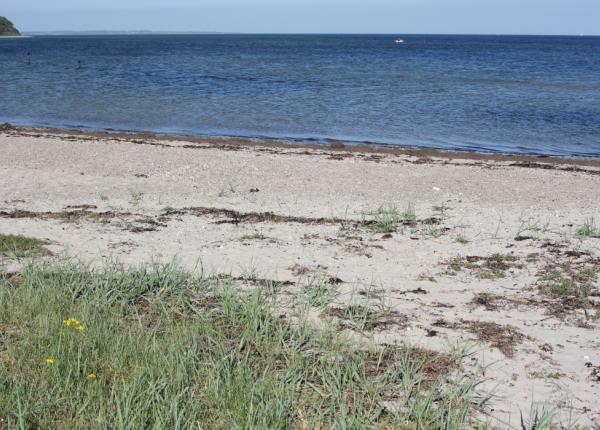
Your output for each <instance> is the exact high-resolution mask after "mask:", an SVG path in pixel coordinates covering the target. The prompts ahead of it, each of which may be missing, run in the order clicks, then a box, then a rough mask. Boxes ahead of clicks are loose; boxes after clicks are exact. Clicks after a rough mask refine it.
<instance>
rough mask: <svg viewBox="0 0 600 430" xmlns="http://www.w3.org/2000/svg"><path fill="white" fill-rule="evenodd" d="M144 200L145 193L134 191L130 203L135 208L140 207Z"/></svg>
mask: <svg viewBox="0 0 600 430" xmlns="http://www.w3.org/2000/svg"><path fill="white" fill-rule="evenodd" d="M143 199H144V193H142V192H140V191H132V192H131V196H130V199H129V202H130V203H131V204H132V205H133V206H139V205H140V203H141V202H142V200H143Z"/></svg>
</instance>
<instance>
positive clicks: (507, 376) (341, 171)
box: [0, 129, 600, 426]
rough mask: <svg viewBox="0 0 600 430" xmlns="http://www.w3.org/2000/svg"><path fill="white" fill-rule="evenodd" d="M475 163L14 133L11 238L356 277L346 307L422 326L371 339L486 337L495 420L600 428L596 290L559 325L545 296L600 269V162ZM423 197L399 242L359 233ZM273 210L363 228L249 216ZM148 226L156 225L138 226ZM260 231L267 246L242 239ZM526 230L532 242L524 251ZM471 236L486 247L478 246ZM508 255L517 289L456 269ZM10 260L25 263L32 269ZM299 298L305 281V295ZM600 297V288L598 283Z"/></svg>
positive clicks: (509, 277)
mask: <svg viewBox="0 0 600 430" xmlns="http://www.w3.org/2000/svg"><path fill="white" fill-rule="evenodd" d="M466 158H467V157H465V159H459V158H454V159H449V158H447V157H433V158H431V159H423V158H421V159H419V158H418V157H414V156H410V155H407V154H379V155H378V154H372V153H351V152H345V151H334V150H331V149H328V148H323V149H314V148H313V149H306V148H293V147H276V146H267V145H265V146H261V145H259V144H254V145H246V146H244V145H239V144H236V145H233V144H232V145H228V144H227V142H226V141H224V142H222V143H221V144H219V145H218V147H217V146H215V143H214V142H210V143H209V142H208V141H207V143H205V144H203V143H201V142H199V141H195V142H188V141H175V140H172V141H169V140H166V139H161V140H155V139H153V138H152V137H144V136H141V137H140V136H137V137H133V136H132V137H131V138H127V137H123V136H115V137H112V138H111V137H100V136H98V135H96V136H93V135H90V136H87V137H86V136H85V135H76V136H69V135H68V134H65V133H58V132H55V131H33V130H21V131H17V130H13V129H9V130H5V131H2V132H0V212H1V216H0V233H5V234H6V233H14V234H23V235H27V236H32V237H37V238H42V239H48V240H50V241H51V242H52V244H51V245H50V246H49V248H50V249H51V250H52V251H53V252H54V253H55V254H57V255H69V256H75V257H78V258H81V259H83V260H85V261H93V262H96V263H98V262H100V261H102V260H103V259H106V258H114V259H118V260H120V261H123V262H126V263H138V262H147V261H150V260H159V261H171V260H172V259H173V258H177V259H178V261H179V262H180V263H182V264H184V265H186V266H189V267H197V264H198V263H201V264H202V267H203V268H204V270H205V271H208V272H211V273H213V272H214V273H228V274H229V273H231V274H233V275H236V276H248V274H249V273H250V272H252V273H254V274H258V275H259V276H260V277H262V278H269V279H278V280H291V281H293V282H297V283H298V284H301V283H302V282H303V279H306V277H307V276H308V275H306V274H304V275H298V274H297V271H295V272H294V271H293V270H292V269H291V268H292V267H294V266H295V265H297V266H296V268H297V269H298V268H299V267H300V266H301V267H304V268H307V269H309V270H311V271H313V273H315V272H321V273H323V274H326V275H327V276H333V277H338V278H340V279H341V280H342V281H343V284H341V285H340V286H339V288H340V291H341V292H342V294H341V295H340V297H338V298H337V299H336V302H338V303H343V302H348V301H351V300H353V299H352V291H354V292H357V291H361V290H365V289H366V288H368V287H369V286H374V287H373V288H375V289H381V290H382V297H383V299H382V300H383V301H385V302H386V303H387V304H388V305H390V306H391V307H392V309H393V310H395V311H397V312H399V313H400V314H403V315H406V317H407V318H408V320H407V321H408V322H407V324H406V325H403V324H398V325H395V326H394V325H393V326H390V327H386V328H384V329H380V330H375V331H374V332H372V333H367V334H366V336H373V339H374V340H375V342H379V343H383V342H387V343H394V342H409V343H412V344H416V345H421V346H424V347H426V348H430V349H435V350H440V351H443V350H448V349H449V348H453V347H456V346H457V345H465V344H471V345H472V346H473V352H474V353H473V356H472V357H471V358H469V359H468V360H467V367H466V369H467V371H469V372H473V371H475V370H476V368H477V365H485V366H489V367H487V368H486V370H485V379H486V383H485V384H484V385H483V387H484V388H486V389H489V390H491V389H493V388H495V391H494V393H495V395H496V397H495V398H494V399H493V400H492V402H491V407H489V408H488V409H487V411H486V412H487V413H489V414H490V415H491V416H492V417H494V419H498V420H500V422H506V423H508V422H510V423H512V424H513V425H515V426H517V425H518V420H519V414H520V411H522V412H523V413H524V414H525V415H527V414H529V411H530V409H531V405H532V403H545V404H548V405H551V406H552V407H554V408H556V409H557V410H559V411H560V413H561V415H562V417H563V422H565V423H566V421H567V420H568V419H569V417H571V418H572V419H574V420H579V422H580V423H582V424H590V423H592V422H594V421H596V422H598V421H600V400H599V399H600V382H598V381H597V380H596V381H594V380H593V378H592V377H591V374H592V372H593V370H594V369H593V367H588V366H590V364H589V363H591V365H592V366H600V330H599V327H600V324H599V322H598V321H597V320H595V319H594V315H595V314H594V313H595V312H597V309H598V306H599V302H600V300H599V298H598V296H597V295H596V296H593V297H591V298H590V300H591V304H590V305H589V306H588V307H587V309H586V311H585V312H584V310H581V309H579V310H577V309H575V310H569V311H566V312H564V313H563V314H560V313H559V315H555V314H552V313H548V310H547V307H548V306H550V305H551V304H552V303H554V302H553V301H552V300H551V299H549V298H548V297H547V296H545V295H543V294H541V293H540V292H539V289H538V286H539V285H540V283H541V282H542V281H541V279H542V277H543V274H542V273H541V272H542V271H543V270H544V269H548V268H553V267H558V265H560V264H563V265H564V264H570V267H572V268H575V269H577V268H581V267H584V266H593V267H595V268H596V269H598V268H600V239H594V238H588V239H580V238H579V237H578V235H577V229H578V227H580V226H581V225H582V224H583V223H584V222H585V220H586V219H588V218H592V217H595V218H596V220H597V223H598V225H599V226H600V168H598V167H595V166H594V163H591V164H589V165H587V166H586V165H584V166H581V165H579V166H578V167H576V168H575V169H571V170H570V167H569V165H568V164H565V162H562V163H559V164H556V165H554V167H555V168H554V169H543V168H531V167H527V168H524V167H511V166H509V164H511V161H510V159H508V160H503V161H495V160H485V159H484V160H473V159H471V160H469V159H466ZM520 161H523V160H520ZM533 161H534V162H535V163H543V162H544V160H543V159H537V160H533ZM580 164H581V163H580ZM583 164H586V163H583ZM538 167H540V166H538ZM542 167H543V166H542ZM251 189H253V190H252V191H251ZM256 189H258V191H256ZM138 193H141V197H139V196H138ZM409 204H410V205H413V207H414V209H415V212H416V214H417V217H418V218H419V220H421V222H420V223H419V224H418V225H417V226H416V227H409V226H407V227H404V228H403V229H402V231H399V232H397V233H394V234H393V235H392V237H391V238H387V239H385V238H383V235H382V234H375V233H372V232H370V231H369V229H368V228H365V227H363V226H360V225H357V224H356V223H352V222H351V221H352V220H358V221H360V220H361V219H362V217H363V215H362V213H363V212H364V211H368V210H373V209H376V208H377V207H378V206H380V205H396V206H398V207H399V208H400V209H404V208H405V207H407V206H408V205H409ZM78 205H91V206H92V207H89V208H87V209H85V210H84V211H83V212H77V209H69V211H76V215H73V216H74V217H75V218H76V219H72V220H70V221H69V220H65V219H62V218H64V215H65V214H64V213H63V212H64V211H65V208H66V207H67V206H78ZM442 205H443V206H445V207H447V208H448V209H447V211H446V213H445V216H444V217H443V220H442V224H441V225H432V226H430V225H427V224H426V223H424V222H422V221H423V220H424V219H426V218H429V217H432V216H435V217H440V213H439V212H436V211H435V210H434V209H433V207H434V206H442ZM93 206H95V207H93ZM166 207H170V208H173V209H176V210H179V209H182V208H199V207H201V208H225V209H232V210H235V211H237V212H239V213H241V214H237V216H238V218H239V217H241V218H240V219H238V221H240V222H238V223H231V222H225V223H223V222H219V221H231V220H232V218H231V217H232V216H233V215H232V214H227V213H221V212H218V213H210V211H209V210H207V209H203V210H199V209H187V210H184V211H175V212H174V213H171V214H170V215H168V216H162V217H160V215H161V213H162V211H163V210H164V209H165V208H166ZM17 209H19V210H26V211H31V212H30V213H25V212H15V211H16V210H17ZM105 211H110V212H111V213H114V214H107V215H105V216H104V217H101V219H97V218H94V217H93V214H91V213H89V212H93V213H95V212H105ZM266 211H272V212H274V213H275V214H278V215H286V216H294V217H308V218H318V217H325V218H341V219H344V220H347V221H344V222H342V221H340V222H337V223H335V222H334V223H329V222H327V221H321V222H314V223H308V222H292V221H293V220H287V221H286V220H285V219H283V220H275V221H281V222H272V221H268V222H262V220H261V219H260V216H254V217H250V218H244V216H243V214H246V213H250V212H260V213H262V212H266ZM143 221H146V222H143ZM148 221H150V222H158V223H159V224H158V225H153V224H149V223H148ZM300 221H302V220H300ZM144 228H145V229H150V230H153V231H145V232H135V230H136V229H137V230H140V229H142V230H143V229H144ZM444 228H448V229H449V230H446V231H445V230H443V229H444ZM253 232H260V233H262V234H263V235H264V236H266V237H267V238H266V239H263V240H241V237H242V236H244V235H246V234H251V233H253ZM439 233H443V234H442V235H441V236H439V237H438V234H439ZM519 233H520V235H521V236H529V237H531V238H529V239H526V240H520V241H517V240H515V237H516V236H517V235H518V234H519ZM459 237H464V238H466V239H467V240H468V241H469V242H468V243H467V244H461V243H459V242H457V240H456V239H457V238H459ZM549 243H550V244H551V245H548V244H549ZM574 251H575V252H574ZM582 252H583V253H584V254H581V253H582ZM493 253H503V254H510V255H513V256H514V257H516V258H517V261H515V262H512V263H510V264H509V265H510V266H511V267H508V268H506V270H504V272H505V275H506V276H505V277H504V278H500V279H491V280H490V279H481V276H478V274H479V275H481V274H482V273H484V272H485V271H486V270H485V269H481V270H479V269H476V268H475V269H473V268H463V269H462V270H460V271H458V272H456V274H451V273H448V272H451V269H449V268H448V264H447V262H448V261H449V260H451V259H452V258H455V257H457V256H481V257H489V256H490V255H492V254H493ZM585 253H588V254H585ZM472 260H476V259H472ZM4 264H5V265H7V267H8V268H9V269H11V270H14V269H18V267H19V265H20V264H22V262H19V261H14V260H10V261H5V262H4ZM476 264H482V262H481V261H479V262H476ZM578 264H579V265H578ZM294 273H296V274H294ZM483 276H484V277H485V276H486V275H485V274H484V275H483ZM299 288H300V287H299V286H297V285H292V286H290V287H289V289H290V292H292V293H293V292H294V289H299ZM595 288H596V290H595V291H596V294H598V289H599V284H598V281H596V282H595ZM484 292H485V293H491V294H495V295H500V296H503V297H505V298H508V299H510V302H508V303H499V304H496V306H497V307H496V309H494V304H493V303H492V304H488V307H487V308H486V307H485V306H483V305H472V304H470V302H471V301H472V299H473V298H474V296H475V295H476V294H478V293H484ZM356 297H359V298H361V296H356ZM594 306H596V309H594ZM560 308H561V305H560V303H559V304H558V309H560ZM586 313H587V315H586ZM317 315H318V312H317ZM598 315H600V313H599V314H598ZM441 320H444V322H442V321H441ZM462 320H465V321H467V322H465V321H462ZM478 320H480V321H486V322H496V323H500V324H507V325H510V326H513V327H515V328H517V329H518V330H520V331H521V332H522V333H523V334H524V335H525V336H526V337H525V339H523V340H522V341H521V342H517V343H516V346H515V348H516V352H515V354H514V357H512V358H509V357H506V356H505V354H503V353H502V352H500V351H499V350H498V349H497V348H494V347H492V346H491V344H492V343H493V342H494V339H495V338H494V336H496V335H495V334H494V333H492V332H489V331H488V333H490V336H491V337H492V339H491V340H490V341H489V342H479V341H477V339H476V336H475V335H474V334H473V333H472V331H469V330H468V329H467V327H466V326H467V325H468V324H469V322H468V321H478ZM436 321H437V323H436ZM444 325H445V326H444ZM432 330H433V331H432ZM428 334H429V335H428ZM509 355H510V354H509ZM476 363H477V364H476ZM586 363H588V365H587V366H586Z"/></svg>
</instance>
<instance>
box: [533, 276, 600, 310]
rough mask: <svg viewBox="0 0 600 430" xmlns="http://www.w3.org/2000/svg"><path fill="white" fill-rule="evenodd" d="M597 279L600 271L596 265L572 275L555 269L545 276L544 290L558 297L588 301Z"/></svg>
mask: <svg viewBox="0 0 600 430" xmlns="http://www.w3.org/2000/svg"><path fill="white" fill-rule="evenodd" d="M597 279H598V271H597V269H596V268H594V267H586V268H584V269H582V270H581V271H579V272H576V273H573V274H571V275H566V274H564V273H563V272H562V271H561V270H559V269H555V270H553V271H551V272H549V273H548V274H547V275H546V276H545V277H544V279H543V281H544V284H543V286H542V292H544V293H546V294H548V295H551V296H556V297H574V298H576V299H578V300H579V301H581V302H583V303H587V301H588V297H589V295H590V294H591V293H592V291H593V289H594V283H595V282H596V281H597Z"/></svg>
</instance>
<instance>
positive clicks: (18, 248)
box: [0, 234, 51, 258]
mask: <svg viewBox="0 0 600 430" xmlns="http://www.w3.org/2000/svg"><path fill="white" fill-rule="evenodd" d="M44 245H47V242H46V241H43V240H39V239H35V238H32V237H26V236H21V235H17V234H0V256H2V255H4V256H7V257H17V258H21V257H34V256H37V257H39V256H44V255H50V254H51V253H50V251H49V250H48V249H46V248H45V247H44Z"/></svg>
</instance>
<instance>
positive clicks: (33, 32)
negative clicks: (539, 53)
mask: <svg viewBox="0 0 600 430" xmlns="http://www.w3.org/2000/svg"><path fill="white" fill-rule="evenodd" d="M21 34H22V35H69V34H73V35H76V34H80V35H85V34H89V35H92V34H98V35H101V34H107V35H109V34H115V35H151V34H157V35H249V36H252V35H274V36H277V35H287V36H310V35H314V36H319V35H328V36H335V35H338V36H390V35H403V36H541V37H545V36H547V37H553V36H554V37H600V33H599V34H583V33H579V34H577V33H459V32H455V33H437V32H433V33H402V32H395V33H390V32H356V33H354V32H243V31H199V30H181V31H175V30H165V31H162V30H46V31H39V30H23V31H21Z"/></svg>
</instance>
